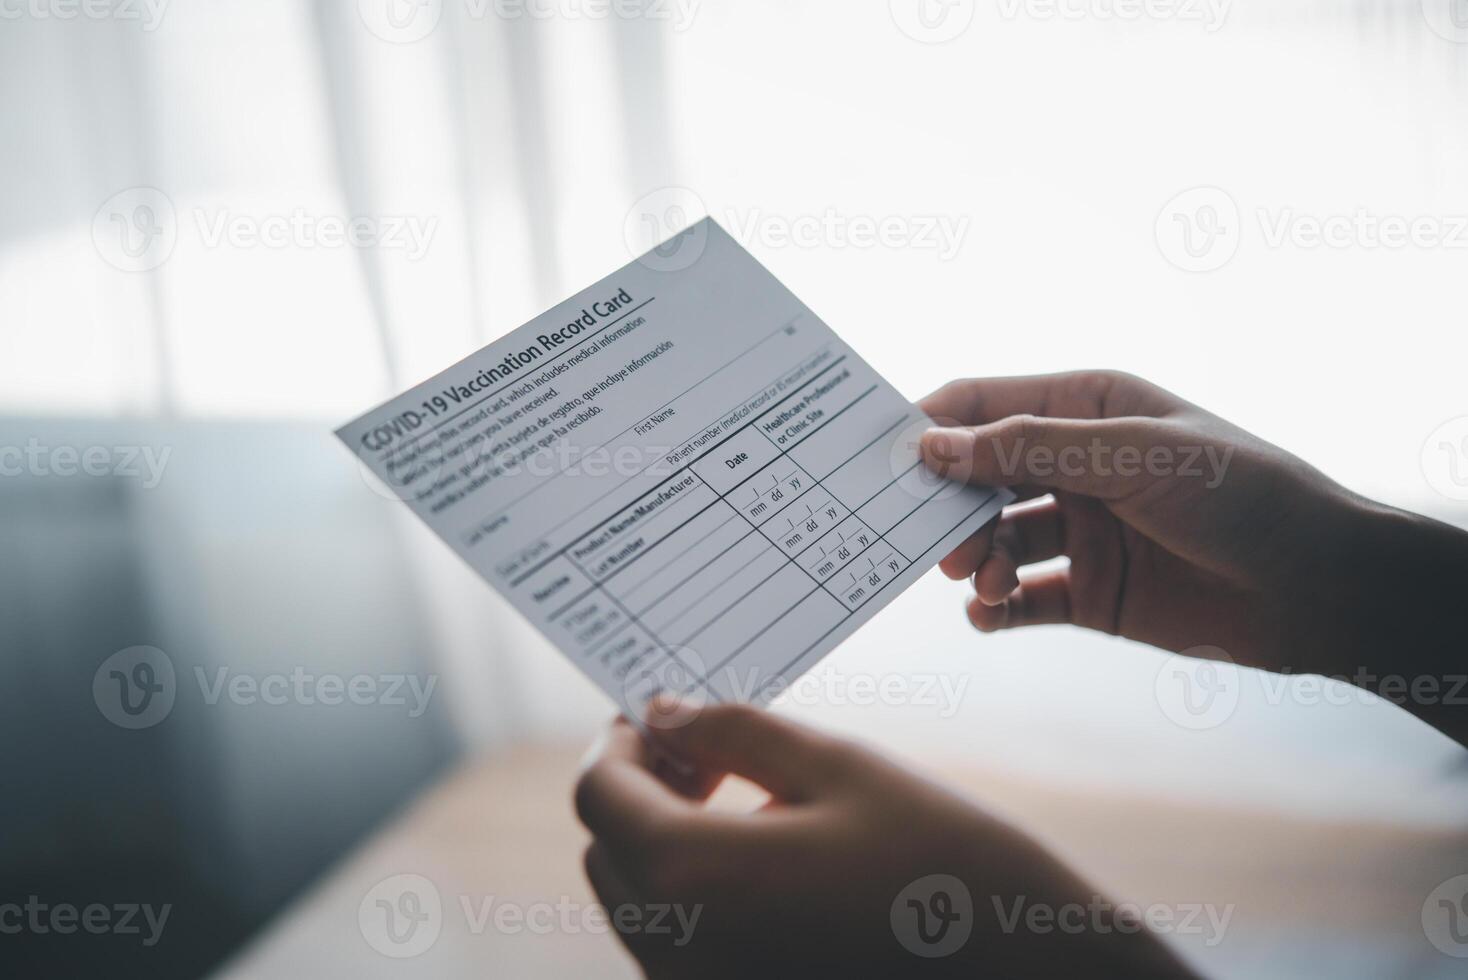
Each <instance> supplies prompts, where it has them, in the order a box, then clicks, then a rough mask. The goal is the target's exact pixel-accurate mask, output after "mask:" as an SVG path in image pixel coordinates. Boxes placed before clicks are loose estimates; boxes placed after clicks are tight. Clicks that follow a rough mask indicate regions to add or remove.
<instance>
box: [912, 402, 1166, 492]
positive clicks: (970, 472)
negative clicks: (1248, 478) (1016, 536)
mask: <svg viewBox="0 0 1468 980" xmlns="http://www.w3.org/2000/svg"><path fill="white" fill-rule="evenodd" d="M1151 421H1152V420H1149V419H1143V418H1119V419H1053V418H1043V417H1040V416H1036V415H1013V416H1010V417H1008V418H1004V419H1000V420H998V421H996V422H991V423H989V424H988V425H976V426H967V427H959V428H933V429H929V430H928V431H927V432H924V433H923V437H922V442H921V446H920V448H921V452H922V457H923V462H924V463H926V464H927V466H928V468H929V469H932V470H933V471H934V472H936V473H938V474H939V475H940V476H944V477H947V478H948V479H951V480H958V481H962V482H965V483H975V484H979V485H982V486H990V487H1010V486H1016V485H1019V484H1026V485H1030V486H1039V487H1044V488H1046V489H1050V490H1063V491H1066V492H1068V493H1076V494H1081V495H1083V496H1087V497H1096V498H1098V499H1101V500H1118V499H1120V498H1122V497H1126V496H1128V495H1130V494H1133V493H1135V492H1137V491H1138V490H1140V489H1142V488H1144V487H1145V486H1147V485H1149V484H1150V483H1151V482H1152V480H1153V477H1151V476H1150V475H1148V473H1147V471H1146V467H1145V466H1144V465H1143V464H1144V462H1145V460H1146V457H1147V453H1148V451H1149V450H1150V449H1151V448H1152V445H1153V444H1154V443H1155V441H1156V440H1155V433H1151V432H1149V431H1148V426H1149V424H1151Z"/></svg>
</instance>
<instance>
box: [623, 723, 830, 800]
mask: <svg viewBox="0 0 1468 980" xmlns="http://www.w3.org/2000/svg"><path fill="white" fill-rule="evenodd" d="M651 735H652V737H653V739H654V740H655V741H656V742H657V744H658V745H660V746H662V747H663V748H665V749H667V750H668V751H669V752H671V753H673V754H674V755H676V756H677V757H679V758H680V759H682V760H684V761H686V762H689V763H692V764H693V765H695V766H697V767H698V768H700V769H702V770H704V771H708V772H728V773H733V774H734V775H736V776H742V777H744V778H745V779H748V780H750V781H751V782H754V783H757V784H759V785H760V786H763V787H764V788H765V789H767V790H769V791H770V793H771V794H772V795H774V796H775V797H776V798H778V799H781V800H784V801H787V802H802V801H805V800H808V799H811V798H812V797H814V796H815V795H817V793H818V792H819V790H820V789H821V785H822V782H823V780H824V778H825V776H826V775H828V774H829V772H830V770H831V768H832V767H831V766H830V765H829V762H830V757H831V756H832V755H833V754H834V753H835V752H836V751H837V744H838V743H836V742H835V740H834V739H830V738H828V737H826V736H824V735H821V734H819V733H817V732H815V731H812V730H810V729H808V728H805V727H803V726H801V725H797V724H795V723H794V722H791V721H787V720H785V719H784V718H780V717H778V716H776V715H772V714H770V713H769V712H767V711H762V710H760V709H759V708H755V707H752V706H750V705H744V704H718V705H710V706H708V707H706V708H704V709H703V710H701V711H700V712H699V713H698V714H697V716H696V717H694V718H693V719H692V720H691V721H689V722H687V723H686V724H683V725H680V726H679V727H677V728H665V729H653V730H652V732H651Z"/></svg>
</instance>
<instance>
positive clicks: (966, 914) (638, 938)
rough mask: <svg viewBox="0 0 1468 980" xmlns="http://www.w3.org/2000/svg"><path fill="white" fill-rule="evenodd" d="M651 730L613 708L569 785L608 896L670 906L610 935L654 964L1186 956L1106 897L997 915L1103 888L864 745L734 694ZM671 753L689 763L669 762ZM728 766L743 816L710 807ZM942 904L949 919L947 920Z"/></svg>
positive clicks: (1173, 971)
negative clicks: (744, 807) (650, 925)
mask: <svg viewBox="0 0 1468 980" xmlns="http://www.w3.org/2000/svg"><path fill="white" fill-rule="evenodd" d="M652 737H653V738H654V739H655V743H654V744H649V743H648V742H646V741H644V739H643V737H642V736H640V735H639V734H638V733H637V731H636V730H635V729H633V728H632V727H631V726H630V725H628V724H626V723H625V722H620V721H619V722H618V723H617V724H615V725H614V726H613V728H612V730H611V732H610V734H609V736H608V741H607V744H606V747H605V748H604V750H603V752H602V754H601V756H600V758H599V759H598V760H597V761H596V762H595V763H594V764H592V765H591V766H590V768H588V769H587V770H586V772H585V773H584V774H583V776H582V778H581V780H580V782H579V784H578V785H577V788H576V808H577V812H578V813H579V814H580V816H581V819H582V822H584V823H585V824H586V826H587V827H588V828H589V829H590V830H591V832H592V835H593V837H594V840H593V842H592V844H591V846H590V848H589V849H588V850H587V852H586V859H585V863H586V873H587V876H588V878H589V879H590V880H591V883H592V885H593V887H594V888H595V889H596V893H597V895H598V896H599V897H600V899H601V901H602V902H603V903H604V904H605V905H606V906H607V908H608V909H609V910H616V909H626V908H636V909H641V910H647V909H650V908H652V907H654V906H659V907H662V906H667V907H671V908H672V909H673V910H674V911H673V912H671V913H667V914H665V915H664V916H663V919H664V921H665V922H668V923H676V925H675V926H674V927H672V928H670V929H669V930H668V931H666V932H659V933H653V932H651V931H650V930H649V929H645V928H634V929H628V930H626V931H624V932H622V938H623V940H624V941H625V942H626V944H627V946H628V948H629V949H630V950H631V951H632V952H633V954H634V955H635V956H636V957H637V958H638V960H639V961H640V962H641V964H642V966H643V968H644V970H646V971H647V973H648V975H649V976H651V977H654V978H659V977H665V976H677V977H685V976H687V977H694V976H696V977H722V976H728V977H748V976H758V975H760V973H761V972H766V973H767V974H768V975H772V976H807V975H812V976H830V975H834V976H910V975H931V976H994V977H1010V976H1028V975H1051V974H1053V973H1060V974H1061V975H1064V974H1066V973H1081V972H1084V973H1085V974H1086V975H1125V976H1134V977H1145V976H1179V975H1186V973H1187V971H1186V970H1185V969H1184V968H1183V967H1182V966H1181V964H1180V963H1179V962H1178V961H1177V960H1176V959H1175V958H1174V957H1173V956H1172V955H1171V954H1170V953H1169V952H1168V951H1167V950H1166V948H1165V947H1163V945H1162V944H1161V943H1160V942H1159V941H1158V940H1157V939H1156V938H1155V937H1154V936H1152V935H1151V934H1149V933H1147V932H1146V931H1145V930H1144V929H1142V927H1141V924H1140V923H1139V922H1137V921H1135V920H1127V919H1126V918H1125V917H1124V916H1121V917H1118V916H1115V915H1113V914H1111V913H1108V912H1104V911H1103V912H1102V913H1101V919H1100V920H1099V921H1094V922H1092V923H1091V927H1090V928H1084V929H1081V930H1079V931H1076V930H1055V929H1051V930H1047V931H1046V932H1045V934H1043V935H1042V934H1038V933H1036V932H1033V931H1029V930H1027V929H1026V928H1025V926H1024V925H1023V923H1018V924H1016V920H1015V919H1014V918H1012V917H1010V918H1008V919H1006V917H1005V916H1006V915H1007V914H1008V911H1009V910H1011V909H1013V908H1014V907H1015V903H1016V902H1018V901H1020V900H1023V901H1024V902H1026V903H1028V904H1029V906H1037V905H1038V906H1049V907H1051V908H1056V909H1058V908H1062V907H1067V906H1068V907H1071V908H1074V907H1076V906H1077V905H1080V906H1085V907H1086V908H1088V909H1090V908H1096V907H1098V906H1099V907H1106V908H1109V905H1108V904H1107V903H1105V902H1104V900H1102V899H1100V898H1099V896H1097V895H1096V894H1095V892H1094V890H1092V889H1090V888H1088V887H1086V886H1085V885H1083V884H1082V883H1081V882H1080V880H1079V879H1077V878H1076V877H1075V876H1074V875H1073V874H1072V873H1071V872H1069V871H1068V870H1067V869H1066V868H1064V867H1063V866H1062V865H1061V864H1060V863H1059V862H1058V861H1057V860H1055V858H1053V857H1052V856H1051V855H1050V854H1049V853H1047V852H1046V851H1045V850H1044V849H1043V848H1042V847H1040V846H1039V845H1038V844H1036V843H1035V842H1034V841H1032V840H1030V839H1029V838H1028V837H1026V836H1025V835H1024V834H1022V833H1020V832H1019V831H1018V830H1016V829H1015V828H1013V827H1011V826H1009V825H1008V824H1006V823H1004V822H1003V821H1001V820H998V819H996V818H995V817H993V816H991V815H990V814H988V813H985V812H984V811H983V810H981V809H979V808H978V807H976V806H975V805H973V804H971V803H969V802H968V801H966V800H964V799H962V798H960V797H958V796H955V795H953V794H952V793H949V792H948V791H946V790H944V789H943V788H942V787H940V786H937V785H935V784H933V783H931V782H928V781H926V780H923V779H920V778H918V777H916V776H914V775H912V774H911V773H909V772H907V771H906V770H904V769H902V768H900V767H898V766H897V765H894V764H893V763H891V762H888V761H887V760H885V759H882V758H881V757H879V756H877V755H875V754H873V753H871V752H869V751H867V750H865V749H862V748H859V747H857V746H855V745H853V744H850V743H847V742H843V741H839V740H836V739H833V738H829V737H827V736H824V735H821V734H818V733H816V732H814V731H811V730H809V729H806V728H803V727H801V726H798V725H796V724H794V723H792V722H790V721H787V720H784V719H782V718H779V717H777V716H775V715H771V714H768V713H765V712H762V711H759V710H757V709H755V708H751V707H748V706H736V705H718V706H713V707H708V708H705V709H703V710H702V711H699V712H698V713H697V714H696V716H695V717H693V719H692V720H691V721H689V722H688V723H687V724H683V725H681V726H678V727H672V728H658V729H654V730H653V732H652ZM669 755H671V756H672V757H673V758H676V759H680V760H683V761H684V762H685V763H687V764H692V766H693V767H694V768H695V773H696V774H695V776H694V777H692V778H691V779H690V778H689V777H686V776H684V777H677V776H675V775H674V771H673V770H671V769H670V768H669V767H668V766H666V765H665V761H664V760H665V759H666V757H667V756H669ZM729 772H732V773H735V774H737V775H740V776H742V777H744V778H746V779H749V780H751V781H753V782H755V783H757V784H758V785H759V786H761V787H763V788H764V789H765V790H767V791H768V792H769V793H770V794H771V800H770V803H769V804H768V805H767V806H765V807H764V808H762V809H760V810H757V811H755V812H753V813H729V812H716V811H714V810H711V809H709V808H708V807H706V806H705V805H703V803H702V797H703V796H705V795H706V794H707V792H708V791H709V790H710V789H711V788H712V786H713V785H714V784H715V783H716V782H717V781H718V779H719V778H720V777H721V776H722V775H723V774H724V773H729ZM659 774H662V775H661V776H660V775H659ZM670 782H671V783H673V784H676V785H677V786H678V790H677V791H675V789H674V788H673V786H672V785H670ZM939 874H941V875H951V876H952V877H953V878H956V879H957V880H958V881H961V882H962V883H963V887H964V889H966V894H967V898H965V897H963V893H958V892H957V890H956V889H953V888H951V887H946V886H945V894H946V895H947V896H948V897H947V899H945V900H938V899H936V898H934V896H933V894H932V893H931V892H925V891H924V890H923V889H922V888H921V887H919V889H918V890H917V891H916V892H913V891H912V890H910V889H909V890H908V892H907V895H906V896H904V897H912V896H914V895H916V896H918V897H914V898H913V901H914V902H915V904H914V905H913V906H911V907H909V906H908V905H907V903H906V902H905V901H904V902H901V903H897V899H898V898H899V895H900V893H903V892H904V890H905V889H907V887H908V886H909V885H911V884H913V883H914V882H916V881H918V880H919V879H924V878H927V877H928V876H931V875H939ZM894 903H896V904H897V908H896V909H895V910H894V907H893V906H894ZM929 913H931V915H932V918H931V920H930V919H929V918H928V915H929ZM943 915H946V916H948V917H949V918H952V916H954V915H958V916H959V918H956V919H952V921H950V922H949V923H948V925H947V926H946V927H945V926H944V924H943V919H942V918H940V916H943ZM919 916H922V917H923V918H922V921H921V923H920V922H919V918H918V917H919ZM613 921H615V915H614V916H613ZM638 921H639V922H646V921H649V917H647V916H643V917H639V919H638ZM1006 922H1007V924H1008V928H1007V929H1006V926H1005V924H1006ZM920 925H921V927H923V928H926V929H927V932H926V939H925V938H924V936H923V935H922V934H920V933H919V931H918V930H919V928H920ZM950 930H952V932H951V933H950ZM965 933H966V934H967V936H968V938H967V939H966V940H963V941H960V940H961V937H962V935H963V934H965ZM950 935H951V937H952V938H951V939H950ZM934 937H939V938H936V939H935V938H934ZM928 940H931V941H932V944H933V945H932V946H930V945H929V943H928ZM904 943H906V944H907V945H904ZM937 943H956V944H957V945H958V948H957V949H955V950H953V951H952V952H951V953H950V955H947V956H944V957H941V958H926V957H923V956H919V955H918V954H917V953H914V952H911V951H910V949H911V948H913V947H914V945H915V948H918V949H922V950H925V951H927V952H928V953H930V954H931V952H933V951H934V950H936V949H937V946H936V944H937ZM943 948H944V949H946V948H947V947H946V946H945V947H943Z"/></svg>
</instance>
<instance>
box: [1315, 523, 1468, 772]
mask: <svg viewBox="0 0 1468 980" xmlns="http://www.w3.org/2000/svg"><path fill="white" fill-rule="evenodd" d="M1354 509H1355V518H1354V520H1353V521H1352V522H1351V524H1350V526H1349V528H1347V529H1344V530H1345V533H1344V534H1343V535H1342V536H1341V538H1340V539H1339V541H1338V542H1337V546H1336V547H1335V548H1333V549H1331V550H1329V551H1328V552H1327V554H1329V555H1330V556H1331V558H1330V560H1331V562H1332V563H1334V564H1336V565H1337V566H1338V567H1337V568H1336V569H1334V575H1333V578H1332V581H1331V586H1330V588H1329V589H1318V588H1317V589H1315V590H1314V592H1315V594H1316V595H1317V596H1320V595H1329V596H1330V597H1329V599H1328V600H1326V601H1325V602H1323V603H1322V605H1321V608H1320V609H1319V611H1318V612H1317V613H1315V614H1314V615H1312V616H1311V617H1310V620H1311V623H1310V624H1308V625H1307V626H1306V629H1305V630H1303V631H1302V632H1307V633H1314V636H1313V637H1311V636H1302V637H1300V639H1299V641H1298V642H1301V643H1313V644H1315V649H1316V650H1317V651H1318V654H1319V656H1320V657H1321V659H1320V660H1319V663H1318V665H1317V666H1316V667H1315V668H1314V669H1316V670H1317V672H1319V673H1323V674H1326V675H1328V676H1331V677H1336V678H1339V679H1341V680H1346V681H1349V682H1351V683H1353V684H1357V685H1359V686H1361V687H1363V688H1365V689H1366V690H1369V691H1371V692H1372V693H1374V694H1377V695H1379V696H1381V697H1383V698H1385V699H1386V700H1389V701H1391V702H1393V703H1395V704H1398V705H1400V706H1401V707H1402V708H1404V709H1406V710H1408V711H1410V712H1412V713H1413V714H1414V715H1416V716H1417V717H1419V718H1421V719H1422V720H1423V721H1425V722H1427V723H1428V724H1430V725H1432V726H1433V727H1435V728H1437V729H1439V730H1440V731H1442V732H1444V733H1445V734H1447V735H1448V736H1450V737H1452V738H1454V739H1456V740H1457V741H1459V742H1462V743H1463V744H1465V745H1468V646H1465V643H1464V638H1465V637H1468V533H1465V532H1463V531H1461V530H1459V529H1457V528H1454V527H1450V526H1448V525H1446V524H1442V523H1439V522H1437V521H1433V520H1430V519H1428V518H1425V517H1421V516H1419V515H1415V514H1408V513H1405V512H1403V511H1398V510H1394V509H1391V508H1387V507H1382V506H1380V505H1376V504H1371V503H1369V502H1361V503H1360V504H1358V505H1356V506H1355V508H1354Z"/></svg>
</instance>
